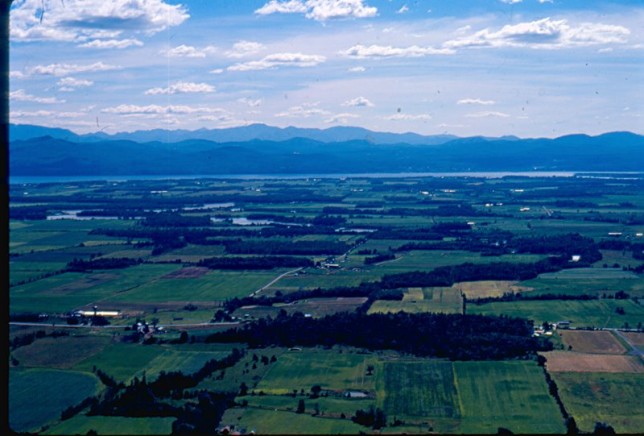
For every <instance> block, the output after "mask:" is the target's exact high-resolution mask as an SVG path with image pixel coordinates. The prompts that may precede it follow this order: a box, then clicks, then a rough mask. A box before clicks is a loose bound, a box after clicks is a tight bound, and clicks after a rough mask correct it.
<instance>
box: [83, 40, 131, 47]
mask: <svg viewBox="0 0 644 436" xmlns="http://www.w3.org/2000/svg"><path fill="white" fill-rule="evenodd" d="M142 45H143V43H142V42H141V41H139V40H138V39H95V40H93V41H90V42H86V43H84V44H80V45H79V47H83V48H106V49H109V48H127V47H131V46H137V47H140V46H142Z"/></svg>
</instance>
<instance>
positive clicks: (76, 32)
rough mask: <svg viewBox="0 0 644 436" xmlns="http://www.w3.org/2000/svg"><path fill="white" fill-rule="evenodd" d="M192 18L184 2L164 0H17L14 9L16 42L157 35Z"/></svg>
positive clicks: (76, 40) (12, 28)
mask: <svg viewBox="0 0 644 436" xmlns="http://www.w3.org/2000/svg"><path fill="white" fill-rule="evenodd" d="M188 18H189V15H188V13H187V11H186V9H185V7H184V6H183V5H181V4H177V5H171V4H168V3H166V2H165V1H163V0H110V1H105V0H65V1H53V0H43V1H40V2H39V1H33V0H17V1H15V2H14V4H13V8H12V10H11V39H12V40H13V41H39V40H47V41H51V40H55V41H75V42H82V41H86V40H88V39H93V38H103V37H105V36H102V35H105V34H106V32H108V33H110V34H111V36H110V37H112V38H114V37H115V35H118V34H120V33H122V32H125V31H128V32H135V33H144V34H148V35H149V34H154V33H157V32H160V31H162V30H165V29H167V28H169V27H173V26H178V25H180V24H181V23H183V22H184V21H185V20H187V19H188Z"/></svg>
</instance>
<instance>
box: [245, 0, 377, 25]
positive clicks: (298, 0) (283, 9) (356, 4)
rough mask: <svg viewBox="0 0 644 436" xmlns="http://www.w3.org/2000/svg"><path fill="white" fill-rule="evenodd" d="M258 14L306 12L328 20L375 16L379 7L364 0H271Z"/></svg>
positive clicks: (316, 17) (313, 18) (311, 17)
mask: <svg viewBox="0 0 644 436" xmlns="http://www.w3.org/2000/svg"><path fill="white" fill-rule="evenodd" d="M255 13H256V14H258V15H269V14H304V16H305V17H306V18H309V19H312V20H316V21H326V20H332V19H338V18H349V17H352V18H368V17H375V16H376V14H377V13H378V8H376V7H372V6H367V5H365V4H364V0H287V1H279V0H271V1H269V2H268V3H266V4H264V6H262V7H261V8H259V9H257V10H256V11H255Z"/></svg>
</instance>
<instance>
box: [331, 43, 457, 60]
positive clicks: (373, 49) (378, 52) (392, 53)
mask: <svg viewBox="0 0 644 436" xmlns="http://www.w3.org/2000/svg"><path fill="white" fill-rule="evenodd" d="M341 53H342V54H343V55H345V56H349V57H353V58H359V59H366V58H391V57H409V58H419V57H423V56H429V55H447V54H453V53H454V50H453V49H450V48H433V47H419V46H417V45H412V46H410V47H404V48H402V47H392V46H390V45H387V46H384V45H370V46H365V45H361V44H358V45H354V46H353V47H351V48H349V49H348V50H345V51H343V52H341Z"/></svg>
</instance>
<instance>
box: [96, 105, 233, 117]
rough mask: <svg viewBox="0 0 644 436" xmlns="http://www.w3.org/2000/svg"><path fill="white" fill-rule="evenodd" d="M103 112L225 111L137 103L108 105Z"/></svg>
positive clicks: (159, 113)
mask: <svg viewBox="0 0 644 436" xmlns="http://www.w3.org/2000/svg"><path fill="white" fill-rule="evenodd" d="M101 112H104V113H108V114H120V115H132V114H147V115H162V114H199V113H203V114H213V113H214V114H218V113H225V112H227V111H225V110H224V109H220V108H210V107H195V106H185V105H168V106H160V105H156V104H150V105H147V106H139V105H135V104H121V105H118V106H115V107H108V108H105V109H103V110H101Z"/></svg>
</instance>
